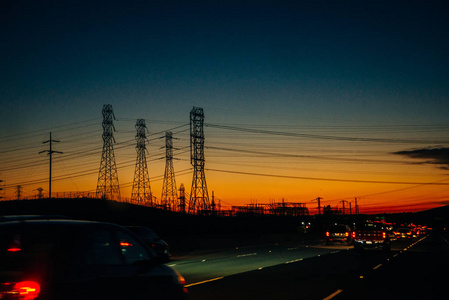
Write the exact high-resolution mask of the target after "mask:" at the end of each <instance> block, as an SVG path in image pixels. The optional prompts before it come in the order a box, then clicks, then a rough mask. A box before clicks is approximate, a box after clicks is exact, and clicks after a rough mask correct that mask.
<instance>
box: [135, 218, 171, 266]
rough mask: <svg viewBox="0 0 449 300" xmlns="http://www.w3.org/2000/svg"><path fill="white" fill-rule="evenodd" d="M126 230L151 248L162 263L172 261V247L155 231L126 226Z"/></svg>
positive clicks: (141, 227) (142, 227)
mask: <svg viewBox="0 0 449 300" xmlns="http://www.w3.org/2000/svg"><path fill="white" fill-rule="evenodd" d="M126 228H128V229H129V230H131V231H132V232H134V233H135V234H136V235H137V236H138V237H139V238H140V239H141V240H142V241H144V242H145V243H146V244H147V245H148V246H150V247H151V249H153V251H154V252H155V253H156V255H157V256H158V258H159V259H161V261H162V262H167V261H169V260H170V257H171V253H170V247H169V246H168V244H167V243H166V242H165V241H164V240H162V239H161V238H160V237H159V236H158V235H157V234H156V233H155V232H154V231H153V229H151V228H148V227H144V226H126Z"/></svg>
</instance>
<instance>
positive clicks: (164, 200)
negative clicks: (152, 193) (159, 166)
mask: <svg viewBox="0 0 449 300" xmlns="http://www.w3.org/2000/svg"><path fill="white" fill-rule="evenodd" d="M161 205H162V206H163V207H164V208H167V209H169V210H175V211H178V210H179V209H180V207H179V200H178V195H177V190H176V180H175V170H174V168H173V134H172V132H171V131H167V132H165V173H164V182H163V183H162V196H161Z"/></svg>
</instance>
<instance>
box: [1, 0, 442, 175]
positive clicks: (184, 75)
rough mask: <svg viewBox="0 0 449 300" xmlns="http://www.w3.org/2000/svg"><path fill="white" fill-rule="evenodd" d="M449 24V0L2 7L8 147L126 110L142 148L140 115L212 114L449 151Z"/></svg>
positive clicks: (156, 122)
mask: <svg viewBox="0 0 449 300" xmlns="http://www.w3.org/2000/svg"><path fill="white" fill-rule="evenodd" d="M448 16H449V2H448V1H412V0H410V1H379V0H376V1H282V0H281V1H256V0H254V1H168V0H161V1H116V0H111V1H20V0H14V1H2V3H1V4H0V65H1V68H0V100H1V103H2V109H1V111H0V140H1V141H2V143H3V144H5V145H6V144H7V145H8V147H10V146H11V147H13V146H12V145H13V143H17V141H18V140H19V139H20V137H21V135H23V134H31V133H33V132H36V134H35V135H36V138H37V137H38V138H37V139H38V140H39V143H40V141H41V140H43V139H44V138H45V137H44V136H45V134H46V133H48V132H49V131H53V132H57V131H58V129H60V128H61V126H64V125H66V124H74V123H77V124H84V123H83V122H87V121H89V122H90V120H94V119H97V121H96V122H98V124H100V123H101V108H102V106H103V104H112V105H113V108H114V112H115V115H116V117H117V119H119V120H125V121H129V123H130V124H126V126H128V127H124V126H121V125H120V124H118V125H117V126H116V127H117V128H118V129H121V130H122V133H124V132H125V133H126V132H128V133H129V136H127V137H124V138H125V139H130V140H132V139H133V133H132V132H133V130H134V127H133V124H132V122H133V121H131V120H135V119H137V118H144V119H146V120H147V124H150V123H151V126H150V132H158V131H163V130H166V129H167V128H170V127H171V126H176V125H179V124H184V123H187V122H188V120H189V119H188V118H189V117H188V113H189V111H190V109H191V108H192V106H199V107H203V108H204V110H205V114H206V122H210V123H216V124H231V125H236V124H237V125H244V126H252V127H257V128H262V127H263V128H270V129H273V128H275V129H279V128H281V127H279V126H284V128H288V130H293V131H294V132H297V133H304V132H307V131H308V130H312V131H313V133H317V134H321V135H336V136H349V137H360V136H363V137H373V138H386V139H389V138H391V139H395V138H398V139H417V140H418V141H419V143H418V144H417V145H402V146H401V147H398V146H397V145H394V146H392V145H386V146H385V145H383V146H378V145H374V146H372V145H368V146H363V147H366V148H370V149H375V150H376V151H377V150H378V151H379V152H378V153H379V154H381V155H384V154H385V153H392V152H399V151H407V150H410V149H412V148H413V149H414V148H423V147H426V146H428V147H433V146H439V147H445V146H447V145H445V144H444V143H438V145H435V143H433V141H435V140H436V141H441V140H443V141H445V140H447V129H448V127H449V117H448V113H449V99H448V95H449V84H448V82H449V18H448ZM89 124H90V123H89ZM173 124H175V125H173ZM435 126H437V127H435ZM364 128H365V129H366V130H364ZM429 128H430V129H429ZM97 129H98V130H100V131H101V126H100V125H98V128H97ZM415 129H416V130H415ZM82 133H83V132H81V133H80V132H78V133H75V132H70V131H68V132H67V136H64V133H60V134H59V137H60V138H61V140H63V139H66V140H67V139H68V138H69V137H70V136H71V135H76V134H78V135H81V134H82ZM206 134H209V135H208V136H209V137H211V138H212V141H214V140H213V138H215V137H216V136H214V135H213V132H212V130H211V129H209V132H206ZM100 135H101V133H100V134H99V136H100ZM218 136H219V138H217V143H222V144H226V143H228V142H229V138H230V137H232V133H228V134H223V135H220V134H219V135H218ZM11 137H13V138H14V139H13V140H11ZM16 137H17V138H16ZM270 139H271V137H270ZM426 139H428V140H429V143H428V144H426V141H427V140H426ZM209 140H210V139H209ZM257 141H259V140H257ZM257 141H256V140H255V141H253V143H257ZM282 142H283V141H280V142H279V141H277V143H278V144H281V143H282ZM98 143H99V144H101V140H100V141H98ZM317 143H318V144H319V145H317V144H316V143H312V144H311V146H310V148H307V146H306V151H307V150H309V151H315V152H316V151H318V152H319V151H324V150H323V149H334V150H335V149H337V148H338V147H340V146H338V145H335V144H332V145H326V144H324V141H319V142H317ZM320 143H323V144H320ZM305 144H306V143H305ZM264 145H265V146H266V144H264ZM352 146H353V145H351V146H348V147H352ZM17 147H18V148H24V146H21V145H18V146H17ZM242 147H243V148H245V146H242ZM357 147H359V146H356V148H345V149H344V150H343V151H346V152H351V153H352V152H356V151H362V150H360V149H359V148H357ZM363 147H362V148H363ZM377 147H378V148H377ZM25 148H26V147H25ZM366 148H364V149H366ZM8 149H9V148H8ZM11 149H16V148H11ZM0 150H1V149H0ZM8 151H10V152H8ZM11 151H12V150H7V152H3V153H9V154H11V155H12V152H11ZM131 151H134V150H133V149H132V150H131ZM338 151H342V150H341V149H340V148H338ZM14 155H19V154H14ZM133 155H134V153H133V152H131V154H129V157H131V156H133ZM387 168H388V167H387ZM2 173H3V175H2V176H7V174H6V173H5V171H3V172H2V170H1V169H0V175H1V174H2ZM5 174H6V175H5ZM420 174H421V173H420ZM331 177H332V176H331ZM128 181H129V180H128Z"/></svg>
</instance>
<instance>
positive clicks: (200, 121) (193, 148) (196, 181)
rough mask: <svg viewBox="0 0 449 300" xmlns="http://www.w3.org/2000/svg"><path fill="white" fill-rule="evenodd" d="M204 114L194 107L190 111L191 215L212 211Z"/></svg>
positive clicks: (201, 110) (200, 109)
mask: <svg viewBox="0 0 449 300" xmlns="http://www.w3.org/2000/svg"><path fill="white" fill-rule="evenodd" d="M203 127H204V112H203V109H202V108H199V107H193V109H192V110H191V111H190V163H191V164H192V166H193V179H192V189H191V193H190V201H189V213H198V212H202V211H206V210H209V209H210V203H209V194H208V192H207V184H206V175H205V173H204V163H205V161H204V130H203Z"/></svg>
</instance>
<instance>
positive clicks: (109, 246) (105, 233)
mask: <svg viewBox="0 0 449 300" xmlns="http://www.w3.org/2000/svg"><path fill="white" fill-rule="evenodd" d="M85 248H86V256H87V257H86V258H87V264H88V265H120V264H122V260H121V257H120V251H119V248H118V247H117V243H116V242H115V241H114V238H113V236H112V234H111V232H110V231H109V230H94V231H89V233H88V235H87V242H86V244H85Z"/></svg>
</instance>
